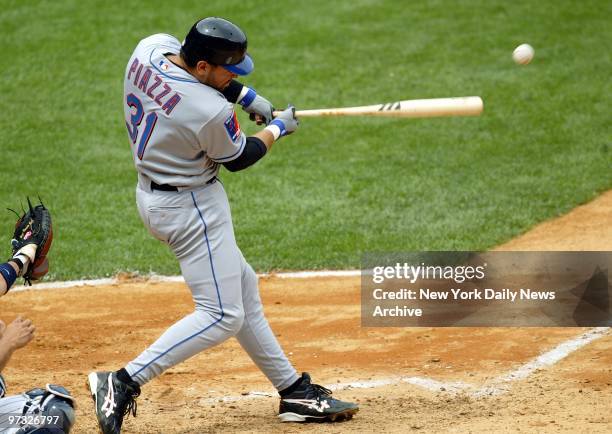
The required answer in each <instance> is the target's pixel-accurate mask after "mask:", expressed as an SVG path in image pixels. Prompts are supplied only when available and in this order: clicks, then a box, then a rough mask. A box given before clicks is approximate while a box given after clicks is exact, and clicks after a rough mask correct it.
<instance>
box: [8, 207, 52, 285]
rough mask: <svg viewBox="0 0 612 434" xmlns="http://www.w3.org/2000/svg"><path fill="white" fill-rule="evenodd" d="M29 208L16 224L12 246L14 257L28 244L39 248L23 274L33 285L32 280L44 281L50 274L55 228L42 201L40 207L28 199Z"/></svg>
mask: <svg viewBox="0 0 612 434" xmlns="http://www.w3.org/2000/svg"><path fill="white" fill-rule="evenodd" d="M28 206H29V210H28V211H24V213H23V215H22V216H21V217H20V218H19V220H17V223H15V233H14V234H13V240H12V241H11V244H12V246H13V255H15V253H17V251H18V250H19V249H21V248H22V247H24V246H27V245H28V244H36V246H38V248H37V249H36V255H35V256H34V259H33V260H32V261H30V262H29V263H28V266H27V267H26V269H25V270H24V271H23V274H22V277H23V279H24V280H25V281H26V283H29V284H30V285H31V284H32V280H38V279H42V277H43V276H44V275H45V274H47V273H48V272H49V260H48V259H47V252H49V249H50V248H51V242H52V241H53V226H52V224H51V213H49V210H48V209H47V208H46V207H45V205H43V203H42V201H41V202H40V205H36V206H32V202H30V198H28Z"/></svg>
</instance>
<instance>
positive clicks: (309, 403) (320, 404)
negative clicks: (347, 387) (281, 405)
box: [283, 399, 330, 413]
mask: <svg viewBox="0 0 612 434" xmlns="http://www.w3.org/2000/svg"><path fill="white" fill-rule="evenodd" d="M283 401H285V402H287V403H290V404H301V405H303V406H306V407H308V408H310V409H312V410H316V411H318V412H319V413H323V412H324V411H325V409H327V408H329V407H330V406H329V403H328V402H327V399H323V400H321V401H319V400H317V399H284V400H283Z"/></svg>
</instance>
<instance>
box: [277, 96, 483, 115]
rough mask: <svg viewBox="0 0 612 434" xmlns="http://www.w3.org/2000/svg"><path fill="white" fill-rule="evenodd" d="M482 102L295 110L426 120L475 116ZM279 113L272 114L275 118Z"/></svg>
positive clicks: (414, 102)
mask: <svg viewBox="0 0 612 434" xmlns="http://www.w3.org/2000/svg"><path fill="white" fill-rule="evenodd" d="M482 110H483V102H482V99H481V98H480V97H479V96H466V97H456V98H432V99H412V100H404V101H395V102H389V103H384V104H376V105H370V106H361V107H342V108H329V109H314V110H297V111H296V112H295V115H296V116H298V117H319V116H383V117H405V118H428V117H442V116H478V115H480V114H481V113H482ZM279 113H280V111H275V112H274V116H277V115H278V114H279Z"/></svg>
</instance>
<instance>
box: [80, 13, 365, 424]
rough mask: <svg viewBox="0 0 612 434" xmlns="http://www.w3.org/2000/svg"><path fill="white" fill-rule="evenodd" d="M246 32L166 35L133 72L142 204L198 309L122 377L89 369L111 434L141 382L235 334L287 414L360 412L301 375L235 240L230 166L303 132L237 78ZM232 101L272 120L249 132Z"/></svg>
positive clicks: (142, 48)
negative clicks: (225, 179) (225, 173)
mask: <svg viewBox="0 0 612 434" xmlns="http://www.w3.org/2000/svg"><path fill="white" fill-rule="evenodd" d="M246 48H247V39H246V36H245V34H244V33H243V32H242V30H241V29H240V28H238V27H237V26H236V25H234V24H232V23H231V22H229V21H226V20H224V19H221V18H205V19H202V20H200V21H198V22H196V23H195V24H194V25H193V27H192V28H191V30H190V31H189V33H188V34H187V36H186V38H185V40H184V42H183V43H182V44H181V43H180V42H179V41H178V40H177V39H176V38H175V37H173V36H170V35H167V34H156V35H153V36H150V37H148V38H145V39H143V40H142V41H140V43H139V44H138V45H137V47H136V49H135V50H134V53H133V54H132V56H131V58H130V59H129V62H128V64H127V67H126V70H125V76H124V111H125V121H126V127H127V130H128V136H129V140H130V143H131V146H132V151H133V160H134V164H135V166H136V170H137V172H138V185H137V188H136V202H137V206H138V211H139V213H140V216H141V218H142V221H143V222H144V224H145V226H146V227H147V228H148V229H149V231H150V232H151V234H152V235H153V236H154V237H156V238H157V239H159V240H160V241H162V242H164V243H166V244H168V246H169V247H170V249H171V250H172V251H173V252H174V254H175V256H176V258H177V259H178V261H179V263H180V267H181V272H182V274H183V277H184V278H185V281H186V283H187V285H188V286H189V288H190V290H191V293H192V296H193V300H194V303H195V310H194V312H193V313H191V314H189V315H187V316H186V317H185V318H183V319H181V320H180V321H178V322H177V323H175V324H174V325H172V326H171V327H170V328H169V329H168V330H167V331H166V332H165V333H164V334H162V336H161V337H159V338H158V339H157V341H156V342H154V343H153V344H152V345H151V346H150V347H149V348H147V349H146V350H145V351H144V352H142V353H141V354H140V355H139V356H137V357H136V358H135V359H134V360H132V361H131V362H129V363H128V364H127V365H126V366H125V367H124V368H122V369H120V370H118V371H116V372H92V373H90V374H89V376H88V382H89V387H90V391H91V394H92V397H93V400H94V404H95V411H96V416H97V418H98V422H99V425H100V428H101V430H102V431H103V432H104V433H119V432H120V430H121V425H122V422H123V417H124V415H127V414H128V413H130V412H131V413H132V414H133V415H134V416H135V415H136V401H135V398H136V397H138V396H139V394H140V388H141V386H143V385H144V384H146V383H147V382H149V381H150V380H152V379H153V378H155V377H157V376H158V375H160V374H161V373H162V372H164V371H165V370H167V369H168V368H170V367H172V366H174V365H176V364H177V363H180V362H182V361H184V360H186V359H188V358H189V357H191V356H194V355H195V354H198V353H199V352H201V351H202V350H205V349H207V348H210V347H212V346H214V345H217V344H220V343H221V342H223V341H225V340H226V339H228V338H230V337H232V336H235V337H236V338H237V339H238V341H239V342H240V344H241V345H242V347H243V348H244V349H245V350H246V351H247V353H248V354H249V356H250V357H251V359H252V360H253V361H254V362H255V363H256V364H257V366H258V367H259V368H260V369H261V371H262V372H263V373H264V374H265V375H266V376H267V377H268V379H269V380H270V382H271V383H272V384H273V385H274V387H276V389H277V390H278V391H279V393H280V397H281V400H280V412H279V413H280V414H279V417H280V419H281V420H282V421H295V422H298V421H299V422H303V421H310V420H330V421H333V420H340V419H350V418H351V417H352V416H353V414H354V413H356V412H357V410H358V407H357V405H355V404H353V403H348V402H342V401H340V400H337V399H334V398H333V397H332V396H331V392H330V391H329V390H327V389H325V388H323V387H321V386H319V385H316V384H313V383H312V382H311V380H310V376H309V375H308V374H307V373H303V374H302V375H301V376H300V375H298V373H297V372H296V370H295V369H294V368H293V366H292V365H291V364H290V363H289V361H288V360H287V357H286V356H285V354H284V353H283V350H282V349H281V347H280V345H279V343H278V342H277V340H276V338H275V336H274V334H273V332H272V330H271V329H270V326H269V325H268V322H267V320H266V318H265V317H264V314H263V308H262V304H261V300H260V297H259V290H258V288H257V277H256V275H255V272H254V271H253V269H252V268H251V266H250V265H249V264H248V263H247V262H246V260H245V258H244V256H243V255H242V252H241V251H240V249H239V247H238V246H237V244H236V239H235V237H234V229H233V227H232V219H231V214H230V207H229V204H228V200H227V196H226V193H225V190H224V188H223V185H222V183H221V182H220V181H219V180H218V174H219V170H220V168H221V166H222V165H223V166H225V168H226V169H228V170H230V171H238V170H243V169H245V168H247V167H249V166H250V165H252V164H254V163H255V162H256V161H258V160H259V159H260V158H262V157H263V156H264V155H265V154H266V153H267V152H268V151H269V150H270V148H271V147H272V144H273V143H274V142H275V141H276V140H278V139H279V138H281V137H283V136H285V135H287V134H290V133H292V132H294V131H295V130H296V129H297V127H298V121H297V119H296V118H295V116H294V109H293V107H289V108H287V109H286V110H284V111H282V112H281V113H280V114H279V115H278V116H277V117H276V118H274V119H273V118H272V111H273V110H272V105H271V104H270V103H269V101H267V100H266V99H265V98H263V97H261V96H260V95H258V94H257V93H256V92H255V91H254V90H253V89H250V88H248V87H246V86H243V85H241V84H240V83H239V82H237V81H235V80H234V78H236V77H237V76H238V75H247V74H249V73H250V72H251V71H252V70H253V61H252V59H251V57H250V56H249V55H248V54H247V53H246ZM233 103H237V104H240V105H242V107H243V108H244V110H246V111H247V112H249V113H251V115H253V116H252V118H255V119H256V120H258V121H259V122H263V123H266V124H267V126H266V127H265V128H263V129H262V130H261V131H259V132H257V133H256V134H254V135H252V136H250V137H246V136H245V134H244V133H243V132H242V130H241V129H240V125H239V124H238V120H237V119H236V114H235V112H234V105H233Z"/></svg>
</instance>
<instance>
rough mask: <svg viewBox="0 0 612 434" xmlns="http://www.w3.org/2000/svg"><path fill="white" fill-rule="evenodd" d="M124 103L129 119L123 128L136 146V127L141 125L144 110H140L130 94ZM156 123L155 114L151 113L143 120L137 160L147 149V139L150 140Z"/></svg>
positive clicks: (135, 97)
mask: <svg viewBox="0 0 612 434" xmlns="http://www.w3.org/2000/svg"><path fill="white" fill-rule="evenodd" d="M125 102H126V103H127V105H128V107H129V108H130V115H129V117H130V118H129V119H126V121H125V126H126V127H127V129H128V134H129V135H130V139H131V140H132V143H133V144H136V139H138V127H139V126H140V124H141V123H142V118H143V117H144V109H143V108H142V103H141V102H140V100H139V99H138V97H137V96H136V95H134V94H133V93H130V94H129V95H128V96H127V97H126V98H125ZM156 123H157V113H155V112H151V113H149V114H148V115H147V117H146V118H145V125H144V129H143V130H142V134H141V135H140V141H139V142H138V150H137V152H136V153H137V155H138V159H140V160H142V156H143V155H144V152H145V149H147V143H149V139H150V138H151V134H152V133H153V129H154V128H155V124H156Z"/></svg>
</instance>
